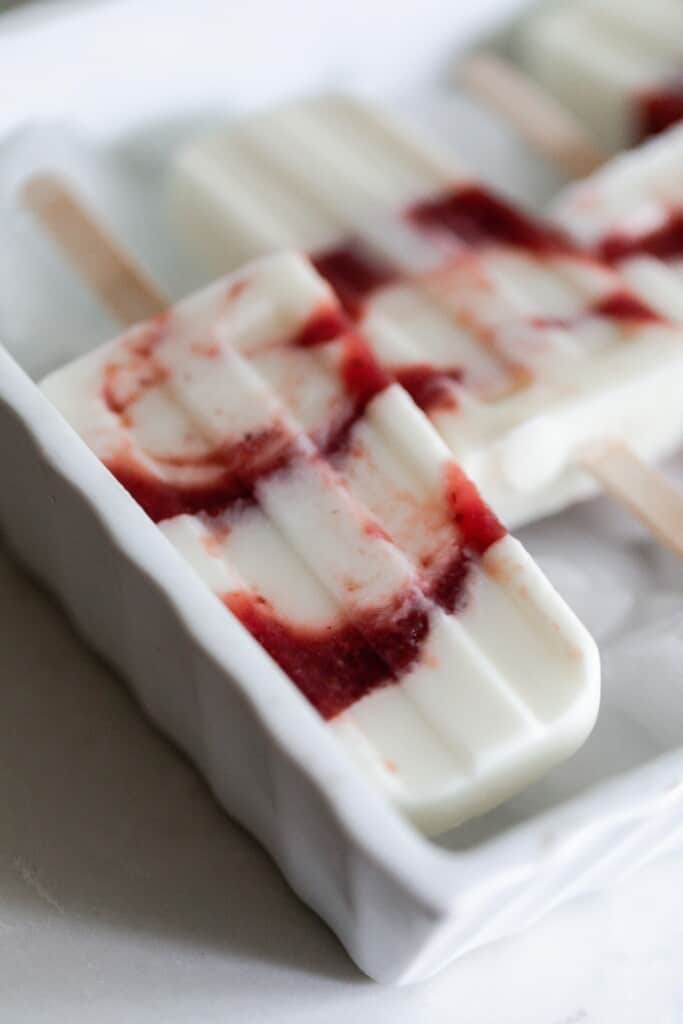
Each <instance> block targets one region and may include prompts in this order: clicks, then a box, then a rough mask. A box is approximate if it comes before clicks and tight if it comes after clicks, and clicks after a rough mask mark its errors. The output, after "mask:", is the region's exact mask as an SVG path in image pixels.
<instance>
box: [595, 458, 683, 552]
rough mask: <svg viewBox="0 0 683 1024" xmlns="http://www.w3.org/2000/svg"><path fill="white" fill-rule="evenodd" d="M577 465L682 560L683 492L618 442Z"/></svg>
mask: <svg viewBox="0 0 683 1024" xmlns="http://www.w3.org/2000/svg"><path fill="white" fill-rule="evenodd" d="M581 464H582V466H583V468H584V469H585V470H587V472H589V473H590V474H591V476H593V477H595V479H596V480H597V482H598V483H599V484H600V486H601V488H602V489H603V491H605V493H607V494H609V495H610V496H611V497H612V498H614V499H615V500H616V501H618V502H619V503H620V504H621V505H623V506H624V507H625V508H627V509H628V510H629V511H630V512H631V514H632V515H634V516H635V517H636V519H639V520H640V521H641V522H642V523H643V524H644V525H645V526H646V527H647V529H648V530H649V531H650V533H651V534H652V535H653V536H654V537H656V538H657V540H659V541H660V543H662V544H664V546H665V547H668V548H670V549H671V551H673V552H674V554H676V555H678V556H679V558H683V493H682V492H681V491H680V490H679V489H678V488H677V487H676V486H675V485H674V484H672V483H671V481H670V480H667V478H666V477H665V476H664V474H663V473H661V472H660V471H659V470H657V469H655V468H654V467H652V466H649V465H648V464H647V463H646V462H643V461H642V459H641V458H640V457H639V456H638V455H636V454H635V453H634V452H633V451H631V450H630V449H629V448H627V447H626V445H624V444H620V443H615V444H611V445H607V446H605V447H603V448H595V449H594V450H592V451H590V452H586V453H584V455H583V456H582V459H581Z"/></svg>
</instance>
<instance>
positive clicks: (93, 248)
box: [22, 174, 168, 324]
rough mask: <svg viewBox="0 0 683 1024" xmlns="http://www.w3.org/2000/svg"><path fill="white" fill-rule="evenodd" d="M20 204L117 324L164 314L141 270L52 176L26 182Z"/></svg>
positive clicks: (162, 304)
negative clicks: (32, 216) (36, 220)
mask: <svg viewBox="0 0 683 1024" xmlns="http://www.w3.org/2000/svg"><path fill="white" fill-rule="evenodd" d="M22 200H23V202H24V205H25V206H27V207H28V208H29V209H30V210H31V211H32V213H33V214H34V215H35V216H36V217H37V219H38V220H39V221H40V223H41V224H42V225H43V227H44V228H45V229H46V231H47V232H48V234H50V235H51V236H52V238H53V239H54V241H55V242H56V243H57V244H58V245H59V247H60V248H61V250H62V252H63V253H64V254H65V256H66V257H67V258H68V260H69V262H70V263H71V264H72V266H73V267H74V269H75V270H77V271H78V273H79V274H80V276H81V277H82V278H83V279H84V280H85V281H87V282H88V284H89V285H90V286H91V288H92V289H93V291H94V292H95V294H96V295H98V296H99V298H100V299H101V300H102V302H103V304H104V305H105V306H106V307H107V309H109V311H110V312H111V313H113V315H114V316H115V317H116V318H117V320H120V321H121V322H122V323H124V324H134V323H137V322H138V321H139V320H147V319H149V318H150V317H152V316H156V314H157V313H160V312H161V311H162V310H164V309H166V308H167V306H168V302H167V301H166V299H165V298H164V296H163V295H162V293H161V292H160V291H159V289H158V288H157V287H156V285H155V284H154V283H153V281H152V280H151V279H150V278H149V277H147V275H146V274H145V272H144V270H143V269H142V268H141V267H139V266H137V265H136V263H135V261H134V260H133V258H132V257H131V256H130V255H129V254H128V253H127V252H125V250H124V249H122V248H121V246H119V245H118V244H117V243H116V242H115V241H114V239H113V238H112V237H111V235H110V234H109V232H108V231H107V230H106V229H105V228H104V227H103V226H102V225H101V224H99V223H98V222H97V220H96V219H95V218H94V217H93V216H92V215H91V214H90V212H89V211H88V210H86V209H85V207H84V206H83V204H82V203H81V201H80V199H77V198H76V196H75V195H74V194H73V193H72V192H71V190H70V189H69V187H68V186H67V185H66V184H65V183H64V182H63V181H62V180H61V179H60V178H58V177H57V176H56V175H52V174H40V175H36V176H35V177H32V178H30V179H29V180H28V181H27V182H26V184H25V185H24V187H23V189H22Z"/></svg>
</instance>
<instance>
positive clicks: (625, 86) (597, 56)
mask: <svg viewBox="0 0 683 1024" xmlns="http://www.w3.org/2000/svg"><path fill="white" fill-rule="evenodd" d="M512 48H513V50H514V51H515V53H516V55H517V56H518V58H519V60H520V62H521V63H522V64H523V65H524V67H525V68H526V69H527V70H528V71H529V72H530V73H531V74H532V75H533V76H534V78H536V79H537V80H538V81H539V82H540V83H541V85H542V86H543V87H544V88H546V89H547V90H548V91H549V92H550V93H551V94H552V95H553V96H555V97H556V98H557V99H558V100H560V101H561V102H562V103H563V105H564V106H565V107H567V108H568V109H569V110H571V111H572V112H573V113H574V114H576V115H577V116H578V117H579V118H580V120H581V121H582V122H583V123H584V124H585V126H586V127H587V128H588V130H589V131H591V132H592V134H593V135H594V137H595V139H596V140H599V141H600V143H601V145H602V146H604V147H606V148H607V149H610V150H617V149H623V148H624V147H625V146H630V145H632V144H634V143H637V142H640V141H642V140H643V139H645V138H648V137H649V136H651V135H656V134H658V133H659V132H661V131H665V130H666V129H667V128H670V127H671V126H672V125H673V124H676V123H677V122H678V121H681V120H683V5H681V3H680V0H649V2H648V3H643V2H642V0H571V3H570V2H568V0H565V2H562V3H553V4H542V5H540V6H539V7H538V9H535V10H534V11H532V12H531V14H530V15H529V16H528V17H525V18H523V19H522V22H521V24H520V26H519V28H518V29H517V30H516V31H515V32H514V33H513V42H512Z"/></svg>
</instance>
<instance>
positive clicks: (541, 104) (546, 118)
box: [458, 54, 607, 178]
mask: <svg viewBox="0 0 683 1024" xmlns="http://www.w3.org/2000/svg"><path fill="white" fill-rule="evenodd" d="M458 77H459V79H460V80H461V81H462V82H463V84H464V85H465V86H466V88H467V89H468V90H469V91H470V92H472V93H473V94H475V95H476V96H478V97H479V98H480V99H482V100H484V102H485V103H487V104H488V105H489V106H490V107H492V108H493V109H495V110H497V111H498V113H499V114H502V116H503V117H504V118H505V119H506V120H507V121H509V122H510V124H512V125H514V127H515V128H516V129H517V131H518V132H519V134H520V135H521V136H522V137H523V138H524V139H525V140H526V141H527V142H528V143H529V144H530V145H531V146H532V147H533V148H534V149H535V150H536V152H537V153H540V154H541V156H543V157H545V158H546V159H548V160H549V161H551V163H553V164H555V165H556V166H557V167H559V168H560V169H561V170H562V171H564V172H566V173H568V174H570V175H571V176H572V177H577V178H578V177H583V176H584V175H586V174H589V173H590V172H591V171H594V170H595V168H596V167H598V166H599V165H600V164H602V163H604V161H605V160H606V159H607V154H606V153H603V152H602V150H601V149H600V148H599V146H596V145H595V143H594V142H593V140H592V139H591V137H590V135H589V134H588V133H587V132H586V131H585V129H584V128H583V126H582V125H581V123H580V121H579V120H578V119H577V118H575V117H574V116H573V114H570V113H569V111H568V110H566V109H565V108H564V107H563V106H562V105H561V104H560V103H558V102H557V101H556V100H555V99H553V97H552V96H550V95H549V94H548V93H546V92H545V91H544V90H543V89H542V88H541V87H540V86H539V85H537V84H536V83H535V82H534V81H533V80H532V79H531V78H529V77H528V76H527V75H525V74H524V72H523V71H521V70H520V69H519V68H518V67H516V66H515V65H514V64H512V62H511V61H507V60H505V59H504V58H503V57H498V56H496V55H494V54H478V55H477V56H474V57H470V58H469V59H468V60H466V61H464V62H463V63H462V64H461V66H460V68H459V74H458Z"/></svg>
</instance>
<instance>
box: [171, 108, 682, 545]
mask: <svg viewBox="0 0 683 1024" xmlns="http://www.w3.org/2000/svg"><path fill="white" fill-rule="evenodd" d="M172 210H173V215H174V217H175V220H176V221H177V223H178V224H179V227H180V230H181V232H182V236H183V238H184V239H187V240H189V241H190V243H191V244H192V246H193V248H194V249H195V251H196V252H198V253H200V254H201V255H202V256H203V258H204V259H205V260H206V261H207V263H208V264H209V265H210V266H211V267H212V269H213V270H221V269H222V270H225V269H227V268H229V267H231V266H234V265H236V264H237V263H238V262H239V261H240V260H242V259H243V258H244V257H246V256H248V255H255V254H257V253H262V252H265V251H270V250H272V249H277V248H278V247H282V246H288V245H300V246H303V247H304V248H306V249H307V250H309V251H310V252H311V253H312V254H313V261H314V263H315V265H316V266H317V267H318V269H319V270H320V271H321V272H322V273H323V274H324V275H325V276H326V277H327V279H328V280H329V281H330V282H331V283H332V285H333V286H334V287H335V289H336V291H337V294H338V295H339V296H340V298H341V299H342V301H343V303H344V305H345V307H346V310H347V313H348V315H349V316H350V317H351V318H352V319H353V321H354V323H355V324H356V326H357V328H358V330H359V331H360V332H361V333H362V335H363V337H364V338H365V339H366V340H367V342H368V344H369V346H370V348H371V350H372V352H373V355H374V356H375V358H376V359H377V360H378V362H379V363H380V364H381V366H382V367H383V369H384V370H385V372H387V373H388V374H389V375H390V376H391V377H392V378H393V379H395V380H398V381H399V382H401V383H402V384H403V385H404V387H406V388H407V389H408V390H409V391H410V392H411V394H412V396H413V398H414V400H415V401H416V402H417V403H418V404H419V405H420V406H421V407H422V408H423V410H424V411H425V412H426V413H427V415H428V416H429V418H430V420H431V422H432V424H433V425H434V427H435V428H436V430H437V431H438V433H439V434H440V435H441V437H442V439H443V440H444V441H445V442H446V444H447V446H448V447H449V449H450V451H451V452H452V453H453V455H454V456H455V458H456V459H457V461H458V462H459V463H460V464H461V466H462V467H463V469H464V471H465V472H466V473H467V474H468V475H469V476H470V477H471V478H472V479H473V480H474V482H475V483H476V485H477V487H478V488H479V489H480V491H481V492H482V494H483V496H484V498H485V500H486V501H487V502H488V503H489V504H490V505H491V506H492V507H493V508H494V510H495V511H496V513H497V514H498V515H499V516H500V517H501V518H502V519H503V520H504V521H506V522H507V523H509V524H510V525H517V524H520V523H524V522H528V521H530V520H533V519H535V518H538V517H539V516H542V515H544V514H547V513H549V512H551V511H555V510H557V509H560V508H562V507H564V506H566V505H567V504H569V503H571V502H573V501H575V500H577V499H579V498H581V497H584V496H588V495H590V494H592V493H594V492H595V483H594V481H593V480H592V479H591V478H590V477H589V476H588V475H587V474H586V473H585V472H584V471H583V470H582V468H581V465H580V463H581V460H582V459H585V458H586V454H587V452H588V451H589V450H590V449H591V446H593V445H595V444H602V443H605V442H615V443H621V442H626V443H628V445H629V446H630V447H631V448H632V449H633V450H635V452H637V453H638V454H639V455H640V456H642V457H644V458H647V459H652V458H655V457H657V456H660V455H663V454H665V453H667V452H669V451H671V450H672V449H674V448H675V447H676V446H677V445H678V444H679V443H680V441H681V439H682V438H683V407H682V406H681V403H680V401H679V395H680V389H681V385H682V384H683V345H682V344H681V341H682V340H683V332H682V331H681V328H680V327H679V326H677V325H674V324H672V323H670V322H669V321H668V320H667V319H666V318H664V317H662V316H661V315H660V314H659V313H658V312H657V310H656V309H655V308H654V307H653V306H651V305H650V304H649V303H648V302H647V301H646V300H644V299H642V298H639V297H638V296H637V295H636V294H635V293H633V292H632V291H631V290H630V289H629V288H628V285H627V282H626V281H625V280H624V278H623V277H622V276H620V274H619V273H617V272H616V270H615V269H614V268H613V267H612V266H610V265H609V264H607V263H606V262H605V261H603V260H601V259H599V258H598V257H597V256H595V255H594V254H591V253H588V252H587V251H585V250H584V249H582V248H581V247H580V246H579V245H578V244H577V243H576V242H574V241H573V240H572V239H571V238H570V237H568V236H567V235H566V234H564V233H562V232H560V231H558V230H557V229H555V228H554V227H550V226H549V225H546V224H542V223H540V222H539V221H536V220H533V219H532V218H531V217H529V216H527V215H526V214H525V213H523V212H522V211H520V210H518V209H515V208H513V207H512V206H511V205H510V204H509V203H508V202H506V201H505V200H503V199H502V198H500V197H498V196H496V195H494V194H493V193H492V192H491V191H490V190H488V189H487V188H486V187H485V186H483V185H482V184H481V183H480V182H478V181H477V180H475V179H474V178H473V177H472V176H471V175H470V174H469V173H468V172H467V171H466V170H465V169H464V168H463V167H462V166H461V164H460V163H459V162H458V160H457V159H455V158H454V157H453V156H452V155H451V154H449V153H445V152H442V151H439V150H437V149H436V148H435V147H434V146H433V145H427V144H425V143H423V142H422V141H420V140H418V139H417V138H416V137H415V136H414V135H413V134H412V133H411V132H409V131H408V130H407V129H405V128H404V127H403V126H402V125H401V124H400V123H398V122H396V121H394V120H393V119H390V118H389V117H388V116H385V115H381V114H379V113H378V112H375V111H374V110H372V109H370V108H367V107H365V106H363V105H361V104H359V103H357V102H354V101H351V100H348V99H342V98H329V97H328V98H323V99H316V100H312V101H306V102H303V103H299V104H294V105H292V106H288V107H285V108H283V109H280V110H277V111H275V112H272V113H268V114H265V115H262V116H260V117H257V118H254V119H251V120H247V121H244V122H241V123H237V124H235V125H233V126H230V127H228V128H226V129H225V130H224V131H221V132H219V133H217V134H214V135H213V136H211V137H208V138H205V139H200V140H198V141H196V142H194V143H191V144H190V145H189V147H187V148H186V149H185V150H184V151H183V152H181V153H180V155H179V158H178V161H177V167H176V173H175V178H174V182H173V186H172ZM653 408H656V409H657V411H658V415H657V417H653V416H652V409H653ZM653 505H654V503H653ZM644 512H645V514H646V513H647V510H644ZM675 543H676V544H678V546H679V548H680V547H681V546H683V538H682V537H681V535H680V532H679V533H678V535H677V538H676V542H675Z"/></svg>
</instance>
